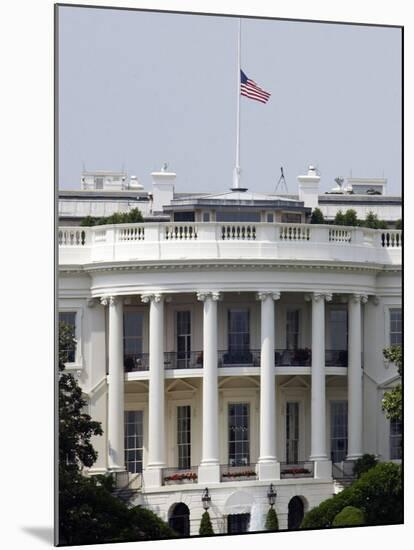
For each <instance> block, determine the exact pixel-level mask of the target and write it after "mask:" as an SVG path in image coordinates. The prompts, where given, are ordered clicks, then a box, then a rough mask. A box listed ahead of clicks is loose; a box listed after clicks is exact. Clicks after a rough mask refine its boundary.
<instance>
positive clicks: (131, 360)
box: [124, 353, 149, 372]
mask: <svg viewBox="0 0 414 550" xmlns="http://www.w3.org/2000/svg"><path fill="white" fill-rule="evenodd" d="M124 370H125V372H139V371H145V370H149V353H127V354H124Z"/></svg>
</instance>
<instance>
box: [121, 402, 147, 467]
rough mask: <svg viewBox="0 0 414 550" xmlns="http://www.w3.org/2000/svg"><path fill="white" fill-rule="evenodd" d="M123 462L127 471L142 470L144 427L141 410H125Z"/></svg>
mask: <svg viewBox="0 0 414 550" xmlns="http://www.w3.org/2000/svg"><path fill="white" fill-rule="evenodd" d="M124 419H125V464H126V467H127V470H128V472H131V474H137V473H139V472H142V449H143V446H144V427H143V412H142V411H125V413H124Z"/></svg>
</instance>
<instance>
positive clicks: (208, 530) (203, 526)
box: [198, 510, 214, 537]
mask: <svg viewBox="0 0 414 550" xmlns="http://www.w3.org/2000/svg"><path fill="white" fill-rule="evenodd" d="M198 532H199V534H200V535H202V536H204V537H206V536H209V535H214V530H213V525H212V524H211V519H210V514H209V513H208V512H207V510H206V511H205V512H204V514H203V515H202V516H201V522H200V529H199V531H198Z"/></svg>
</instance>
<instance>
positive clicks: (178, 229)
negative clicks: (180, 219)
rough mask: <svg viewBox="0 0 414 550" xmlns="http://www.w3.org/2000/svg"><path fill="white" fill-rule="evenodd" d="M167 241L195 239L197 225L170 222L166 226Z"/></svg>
mask: <svg viewBox="0 0 414 550" xmlns="http://www.w3.org/2000/svg"><path fill="white" fill-rule="evenodd" d="M164 236H165V240H166V241H183V240H184V241H189V240H191V241H194V240H196V239H197V237H198V235H197V226H196V225H194V224H189V223H188V224H181V223H180V224H168V225H166V226H165V234H164Z"/></svg>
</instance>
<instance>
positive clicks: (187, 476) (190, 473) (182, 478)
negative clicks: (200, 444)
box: [162, 466, 198, 485]
mask: <svg viewBox="0 0 414 550" xmlns="http://www.w3.org/2000/svg"><path fill="white" fill-rule="evenodd" d="M162 481H163V484H164V485H175V484H177V485H178V484H179V485H181V484H186V483H197V481H198V466H191V468H178V467H177V468H163V470H162Z"/></svg>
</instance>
